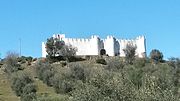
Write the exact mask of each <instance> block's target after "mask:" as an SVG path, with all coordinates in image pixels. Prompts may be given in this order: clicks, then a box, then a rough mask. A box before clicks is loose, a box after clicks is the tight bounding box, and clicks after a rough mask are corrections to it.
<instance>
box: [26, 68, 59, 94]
mask: <svg viewBox="0 0 180 101" xmlns="http://www.w3.org/2000/svg"><path fill="white" fill-rule="evenodd" d="M25 71H26V72H27V73H29V74H30V75H31V76H32V77H33V78H34V77H36V73H35V69H34V67H33V66H29V67H28V68H26V69H25ZM34 81H35V85H37V95H42V94H48V95H49V96H58V94H56V93H55V91H54V89H53V87H48V86H47V85H46V84H44V83H43V82H42V81H41V80H39V79H34Z"/></svg>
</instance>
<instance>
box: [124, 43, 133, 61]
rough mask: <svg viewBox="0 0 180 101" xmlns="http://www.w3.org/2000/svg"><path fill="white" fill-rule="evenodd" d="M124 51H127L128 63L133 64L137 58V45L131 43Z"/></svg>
mask: <svg viewBox="0 0 180 101" xmlns="http://www.w3.org/2000/svg"><path fill="white" fill-rule="evenodd" d="M123 51H124V53H125V59H126V63H128V64H132V63H133V60H134V58H135V53H136V46H134V45H132V44H130V43H129V44H127V46H126V49H123Z"/></svg>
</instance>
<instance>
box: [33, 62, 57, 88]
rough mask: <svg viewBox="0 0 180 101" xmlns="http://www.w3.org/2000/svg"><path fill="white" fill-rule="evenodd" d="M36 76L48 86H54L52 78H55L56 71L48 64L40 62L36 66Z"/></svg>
mask: <svg viewBox="0 0 180 101" xmlns="http://www.w3.org/2000/svg"><path fill="white" fill-rule="evenodd" d="M35 68H36V74H37V76H38V78H39V79H40V80H42V81H43V82H44V83H46V84H47V85H48V86H52V85H53V84H52V78H53V76H54V71H53V70H52V67H51V65H50V64H49V63H48V62H45V63H43V62H42V61H39V62H38V63H37V64H36V65H35Z"/></svg>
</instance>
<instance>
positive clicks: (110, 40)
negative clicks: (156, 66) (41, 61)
mask: <svg viewBox="0 0 180 101" xmlns="http://www.w3.org/2000/svg"><path fill="white" fill-rule="evenodd" d="M53 37H54V38H58V39H60V40H63V41H64V42H65V44H66V45H72V46H73V47H75V48H77V53H76V55H99V54H100V50H101V49H105V51H106V54H108V55H109V56H116V55H119V56H121V57H124V56H125V54H124V51H123V49H125V48H126V45H127V44H132V45H134V46H136V47H137V49H136V55H137V56H138V57H145V54H146V46H145V37H144V36H139V37H137V38H136V39H134V40H127V39H116V38H115V37H113V36H107V38H106V39H100V38H99V37H98V36H96V35H93V36H91V38H90V39H83V38H66V37H65V35H64V34H57V35H53ZM46 55H47V53H46V48H45V42H43V43H42V57H46Z"/></svg>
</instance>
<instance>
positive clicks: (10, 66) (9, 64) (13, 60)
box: [4, 52, 20, 74]
mask: <svg viewBox="0 0 180 101" xmlns="http://www.w3.org/2000/svg"><path fill="white" fill-rule="evenodd" d="M17 58H18V54H17V53H12V52H9V53H8V54H7V56H6V58H5V66H4V67H5V72H6V73H9V74H11V73H13V72H16V71H18V70H19V68H20V65H19V64H18V60H17Z"/></svg>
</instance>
